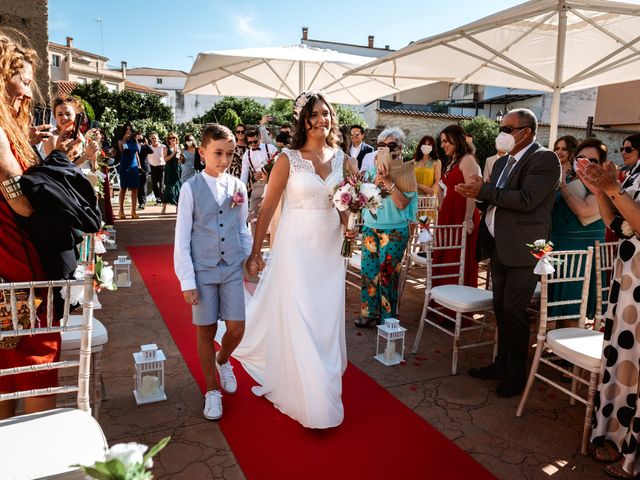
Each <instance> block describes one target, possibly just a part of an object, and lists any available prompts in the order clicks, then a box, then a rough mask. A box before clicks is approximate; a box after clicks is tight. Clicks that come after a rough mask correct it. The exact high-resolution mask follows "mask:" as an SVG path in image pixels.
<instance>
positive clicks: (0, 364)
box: [0, 32, 77, 418]
mask: <svg viewBox="0 0 640 480" xmlns="http://www.w3.org/2000/svg"><path fill="white" fill-rule="evenodd" d="M36 61H37V55H36V52H35V51H34V50H31V49H29V48H24V47H22V46H21V45H20V44H19V43H17V42H16V41H14V40H12V39H11V38H9V37H8V36H7V35H5V34H3V33H2V32H0V193H1V195H0V277H1V278H2V279H4V281H7V282H24V281H30V280H47V278H46V275H45V273H44V270H43V268H42V264H41V262H40V259H39V256H38V252H37V251H36V249H35V247H34V245H33V242H32V241H31V239H30V238H29V236H28V235H27V233H26V232H25V231H24V230H23V229H22V228H21V227H20V226H19V222H18V220H19V217H29V216H31V215H32V214H33V213H34V211H33V207H32V206H31V204H30V203H29V201H28V200H27V198H26V197H25V196H24V195H23V194H22V191H21V189H20V183H19V179H20V176H21V175H22V174H23V172H24V171H25V170H26V169H27V168H28V167H30V166H31V165H35V164H36V163H38V161H37V157H36V154H35V152H34V151H33V150H32V149H31V146H30V144H29V124H30V106H31V97H32V88H35V82H34V81H33V76H34V71H33V70H34V65H35V62H36ZM63 142H64V138H63V139H62V140H61V143H63ZM67 142H68V141H67ZM76 143H77V142H76ZM39 316H40V317H41V318H43V314H42V312H40V315H39ZM59 355H60V335H59V334H50V335H38V336H35V337H28V336H26V337H22V338H21V340H20V342H19V343H18V345H17V347H16V348H14V349H0V369H3V368H13V367H17V366H22V365H30V364H35V363H47V362H53V361H56V360H57V359H58V358H59ZM57 384H58V373H57V370H49V371H43V372H34V373H28V374H22V375H10V376H4V377H0V393H6V392H13V391H20V390H30V389H35V388H46V387H54V386H57ZM54 407H55V396H52V395H48V396H43V397H34V398H27V399H25V401H24V409H25V412H26V413H32V412H38V411H42V410H48V409H51V408H54ZM14 414H15V402H13V401H4V402H0V418H7V417H10V416H12V415H14Z"/></svg>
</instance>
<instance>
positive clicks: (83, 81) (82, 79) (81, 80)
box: [78, 77, 88, 83]
mask: <svg viewBox="0 0 640 480" xmlns="http://www.w3.org/2000/svg"><path fill="white" fill-rule="evenodd" d="M78 83H88V81H87V79H86V78H84V77H78Z"/></svg>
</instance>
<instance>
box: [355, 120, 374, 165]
mask: <svg viewBox="0 0 640 480" xmlns="http://www.w3.org/2000/svg"><path fill="white" fill-rule="evenodd" d="M371 152H373V147H372V146H371V145H368V144H366V143H364V128H362V127H361V126H360V125H353V126H352V127H351V148H350V149H349V156H350V157H351V158H357V159H358V170H360V167H361V166H362V159H363V158H364V156H365V155H366V154H367V153H371Z"/></svg>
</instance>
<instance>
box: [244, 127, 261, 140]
mask: <svg viewBox="0 0 640 480" xmlns="http://www.w3.org/2000/svg"><path fill="white" fill-rule="evenodd" d="M244 136H245V138H248V137H258V138H260V132H259V131H258V129H256V128H253V127H251V128H248V129H247V131H246V132H244Z"/></svg>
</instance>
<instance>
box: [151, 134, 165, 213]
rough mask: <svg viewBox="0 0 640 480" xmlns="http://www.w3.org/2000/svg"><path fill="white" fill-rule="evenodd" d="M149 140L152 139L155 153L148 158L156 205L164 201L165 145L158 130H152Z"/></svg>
mask: <svg viewBox="0 0 640 480" xmlns="http://www.w3.org/2000/svg"><path fill="white" fill-rule="evenodd" d="M149 140H151V145H149V146H150V147H151V150H153V153H150V154H149V155H148V156H147V160H148V161H149V166H150V167H151V187H152V189H153V196H154V197H156V205H159V204H161V203H162V177H163V174H164V157H163V151H164V145H163V144H161V143H160V141H159V138H158V134H157V133H156V132H152V133H151V135H149Z"/></svg>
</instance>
